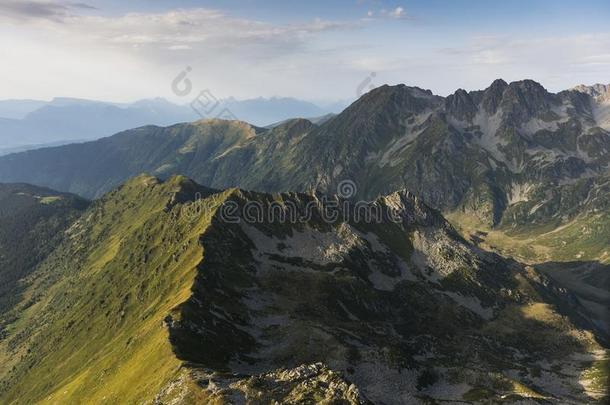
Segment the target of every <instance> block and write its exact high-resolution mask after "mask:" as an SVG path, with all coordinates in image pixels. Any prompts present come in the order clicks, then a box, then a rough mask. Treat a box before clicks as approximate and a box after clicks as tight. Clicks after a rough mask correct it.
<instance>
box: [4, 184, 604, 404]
mask: <svg viewBox="0 0 610 405" xmlns="http://www.w3.org/2000/svg"><path fill="white" fill-rule="evenodd" d="M333 207H334V208H333ZM336 207H339V208H338V209H339V215H330V216H329V211H332V209H336ZM290 210H294V213H295V214H296V215H294V216H293V215H289V214H291V212H290ZM282 212H283V213H284V214H286V215H284V216H281V215H280V214H281V213H282ZM366 212H371V213H373V214H371V215H370V216H366V215H365V213H366ZM272 213H273V216H271V214H272ZM279 218H284V220H280V219H279ZM366 218H368V220H365V219H366ZM292 219H294V220H292ZM31 280H32V281H33V282H32V284H31V285H30V286H29V288H28V289H27V291H26V296H27V297H28V298H30V299H28V300H24V301H23V302H21V303H20V304H19V305H18V306H16V307H15V309H14V315H15V316H16V318H15V319H19V322H16V323H14V324H11V327H10V328H9V331H10V333H9V335H8V336H7V337H6V338H5V339H3V340H0V353H1V354H2V355H3V357H4V358H7V359H9V363H8V364H1V365H0V366H2V367H0V378H1V380H0V401H2V402H3V403H11V402H20V401H21V402H26V403H33V402H38V401H40V400H43V399H47V400H50V401H57V402H64V403H65V402H69V403H74V402H85V403H95V402H105V401H109V402H129V403H132V402H153V403H154V402H156V403H163V404H171V403H176V404H178V403H181V404H182V403H244V402H245V403H260V402H262V403H274V401H277V402H278V403H294V404H297V403H349V404H363V403H368V402H369V401H370V402H372V403H385V404H404V403H414V404H418V403H421V404H424V403H430V402H431V401H447V400H453V401H469V402H489V401H500V400H506V399H507V398H509V399H510V400H514V401H544V400H547V401H559V402H562V403H574V404H576V403H583V402H594V401H596V400H599V401H602V400H603V393H600V391H599V390H597V389H596V388H595V387H599V386H600V384H603V383H602V382H600V381H601V379H602V376H601V375H600V374H599V373H598V369H599V364H600V362H603V359H604V352H603V350H602V347H601V346H600V344H599V343H598V341H602V340H601V339H603V337H604V335H603V333H602V332H603V331H598V330H596V329H595V326H596V325H595V323H594V322H591V321H590V320H589V319H588V318H587V317H586V315H585V314H586V313H587V311H584V310H583V308H582V307H581V306H580V304H579V303H578V301H577V300H575V299H574V296H573V295H571V294H570V293H569V292H567V291H566V290H564V289H561V288H557V287H556V286H555V284H554V283H552V282H551V281H550V280H549V279H548V278H547V277H545V276H543V275H542V274H541V273H539V272H537V271H536V270H535V269H533V268H529V267H523V266H521V265H520V264H518V263H516V262H513V261H510V260H506V259H503V258H501V257H499V256H497V255H494V254H491V253H486V252H484V251H481V250H480V249H478V248H476V247H475V246H472V245H470V244H469V243H467V242H465V241H464V240H463V239H462V238H461V237H460V236H459V235H458V234H457V233H456V232H455V230H454V229H453V228H452V227H451V226H450V225H449V224H448V223H447V222H446V221H445V220H444V218H443V217H442V216H441V215H440V214H439V212H438V211H436V210H433V209H431V208H429V207H428V206H426V205H425V204H424V203H423V202H422V200H421V199H420V198H418V197H415V196H414V195H413V194H411V193H408V192H405V191H401V192H396V193H392V194H390V195H388V196H385V197H381V198H379V199H377V200H376V201H375V202H372V203H369V204H367V205H365V206H358V205H356V204H354V203H349V202H347V203H346V202H345V201H344V200H334V199H330V200H325V199H323V198H322V197H320V196H315V195H311V194H297V193H285V194H276V195H269V194H262V193H255V192H245V191H239V190H227V191H224V192H217V191H214V190H210V189H207V188H205V187H201V186H198V185H197V184H195V183H194V182H192V181H190V180H187V179H185V178H182V177H173V178H170V179H169V180H167V181H165V182H162V181H160V180H158V179H156V178H152V177H147V176H140V177H138V178H135V179H133V180H131V181H129V182H128V183H127V184H125V185H123V186H122V187H120V188H119V189H117V190H115V191H112V192H111V193H109V194H107V195H105V196H104V197H103V198H101V199H100V200H98V201H96V202H95V203H94V204H93V205H92V206H91V207H90V208H89V209H88V210H87V211H86V212H85V213H84V214H83V215H82V216H81V217H80V218H79V219H78V220H77V221H76V222H75V223H74V224H73V225H72V226H71V227H70V230H69V232H67V234H66V235H65V238H64V239H63V240H62V241H61V243H60V244H59V246H58V247H57V249H56V250H55V251H54V252H53V253H52V254H51V255H50V256H49V257H48V258H47V259H45V260H44V261H43V263H42V264H41V265H40V266H39V267H37V268H36V269H35V271H33V272H32V273H31ZM30 307H32V308H33V310H30ZM593 332H595V333H597V336H598V337H597V339H596V338H595V336H594V335H593ZM75 347H78V349H77V350H75ZM602 364H603V363H602Z"/></svg>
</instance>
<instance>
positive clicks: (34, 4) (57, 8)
mask: <svg viewBox="0 0 610 405" xmlns="http://www.w3.org/2000/svg"><path fill="white" fill-rule="evenodd" d="M74 9H81V10H83V9H86V10H95V9H96V8H95V7H93V6H91V5H89V4H86V3H71V2H65V3H64V2H52V1H35V0H4V1H2V2H0V17H4V19H5V20H6V19H14V20H20V21H22V20H50V21H54V22H62V21H63V20H64V19H65V18H68V17H70V16H71V15H72V10H74Z"/></svg>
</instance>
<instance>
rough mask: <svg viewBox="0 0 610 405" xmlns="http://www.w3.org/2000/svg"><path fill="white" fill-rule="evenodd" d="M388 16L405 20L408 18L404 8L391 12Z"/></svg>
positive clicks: (397, 8)
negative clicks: (404, 18)
mask: <svg viewBox="0 0 610 405" xmlns="http://www.w3.org/2000/svg"><path fill="white" fill-rule="evenodd" d="M388 15H389V16H390V17H392V18H403V17H405V16H406V14H405V9H404V8H402V7H396V8H395V9H394V10H391V11H390V12H389V13H388Z"/></svg>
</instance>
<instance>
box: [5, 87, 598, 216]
mask: <svg viewBox="0 0 610 405" xmlns="http://www.w3.org/2000/svg"><path fill="white" fill-rule="evenodd" d="M593 91H594V90H591V91H589V90H587V89H585V90H583V88H579V90H568V91H564V92H561V93H558V94H553V93H549V92H547V91H546V90H545V89H544V88H543V87H542V86H541V85H540V84H538V83H536V82H533V81H530V80H524V81H519V82H513V83H510V84H508V83H506V82H504V81H502V80H496V81H495V82H494V83H492V85H491V86H490V87H488V88H487V89H485V90H481V91H472V92H466V91H464V90H458V91H456V92H455V93H454V94H453V95H451V96H449V97H446V98H442V97H439V96H435V95H433V94H432V93H431V92H430V91H427V90H422V89H419V88H417V87H407V86H404V85H398V86H382V87H379V88H377V89H374V90H372V91H371V92H369V93H367V94H365V95H364V96H362V97H361V98H360V99H359V100H358V101H356V102H354V103H353V104H352V105H350V106H349V107H348V108H347V109H345V110H344V111H343V112H342V113H341V114H338V115H336V116H334V117H331V118H329V119H327V120H326V121H323V122H322V123H320V124H313V123H312V122H311V121H308V120H304V119H294V120H289V121H285V122H283V123H281V124H280V125H277V126H274V127H272V128H264V129H263V128H258V127H255V126H252V125H249V124H247V123H244V122H225V121H221V120H203V121H197V122H193V123H189V124H179V125H174V126H171V127H167V128H160V127H152V126H148V127H141V128H137V129H134V130H129V131H125V132H122V133H119V134H117V135H115V136H112V137H109V138H105V139H101V140H99V141H96V142H92V143H84V144H79V145H69V146H62V147H57V148H48V149H43V150H37V151H31V152H26V153H21V154H15V155H11V156H7V157H3V158H0V180H2V181H22V182H29V183H33V184H39V185H44V186H49V187H52V188H55V189H58V190H64V191H69V192H73V193H77V194H80V195H83V196H86V197H96V196H99V195H101V194H103V193H104V192H106V191H108V190H110V189H111V188H112V187H115V186H117V185H118V184H120V183H121V182H123V181H124V180H125V179H127V178H129V177H131V176H134V175H137V174H138V173H140V172H144V171H145V172H150V173H153V174H155V175H158V176H161V177H165V176H169V175H171V174H176V173H184V174H186V175H188V176H190V177H193V178H194V179H196V180H197V181H198V182H200V183H202V184H205V185H208V186H211V187H217V188H226V187H234V186H239V187H244V188H248V189H255V190H261V191H282V190H300V191H305V190H318V191H322V192H330V193H333V192H335V190H336V188H337V186H338V184H339V183H340V182H341V181H343V180H351V181H354V182H355V183H356V185H357V186H358V196H359V197H363V198H367V199H373V198H375V197H376V196H378V195H382V194H385V193H389V192H392V191H393V190H396V189H400V188H407V189H409V190H412V191H413V192H415V193H416V194H418V195H420V196H422V197H423V198H424V200H425V201H426V202H428V203H429V204H431V205H433V206H434V207H436V208H439V209H442V210H445V211H451V210H455V209H460V210H464V211H467V212H470V213H472V214H473V215H475V216H476V217H477V218H479V219H480V220H481V221H483V222H485V223H489V224H493V225H495V224H500V223H519V224H524V223H531V222H534V223H545V222H548V221H550V220H552V221H555V222H557V221H559V222H561V220H562V218H568V217H572V216H574V215H575V214H576V213H580V212H581V211H583V210H593V209H596V207H597V208H599V206H598V205H597V204H598V203H599V204H603V202H599V201H597V200H587V201H586V202H587V205H586V207H580V205H579V204H576V205H575V204H574V203H573V202H571V201H570V199H572V200H573V199H575V193H576V195H577V196H578V195H585V196H586V195H594V194H596V193H597V194H598V195H599V187H602V185H603V184H604V180H603V179H604V178H606V177H604V176H607V175H608V170H609V169H608V167H609V166H608V165H609V164H610V162H609V159H610V153H609V150H610V133H609V132H608V131H609V130H610V121H608V120H607V119H606V118H607V117H606V115H607V114H606V113H607V112H608V111H610V104H608V102H607V101H606V98H604V97H601V98H600V96H599V95H598V93H599V91H598V90H595V91H596V93H593ZM60 157H61V158H60Z"/></svg>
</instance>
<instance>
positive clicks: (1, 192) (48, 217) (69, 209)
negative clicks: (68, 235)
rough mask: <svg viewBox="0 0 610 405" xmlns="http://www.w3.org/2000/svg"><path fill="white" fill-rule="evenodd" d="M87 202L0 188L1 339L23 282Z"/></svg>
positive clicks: (61, 195) (48, 192) (11, 187)
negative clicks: (6, 320)
mask: <svg viewBox="0 0 610 405" xmlns="http://www.w3.org/2000/svg"><path fill="white" fill-rule="evenodd" d="M87 205H88V202H87V201H85V200H83V199H81V198H79V197H76V196H74V195H69V194H65V193H58V192H56V191H52V190H49V189H45V188H41V187H35V186H30V185H27V184H0V336H1V335H2V334H3V332H2V329H3V328H4V323H5V319H4V313H5V312H6V311H7V310H9V309H10V308H11V307H12V306H13V305H14V304H15V303H17V302H18V301H19V299H20V294H21V291H23V289H24V287H25V285H26V284H27V283H25V282H24V279H25V278H27V276H28V275H29V274H30V272H31V271H33V270H34V268H35V267H36V265H38V264H39V263H40V262H41V261H43V260H44V259H45V258H46V257H47V255H48V254H49V253H51V252H52V251H53V249H54V248H55V247H56V246H57V244H58V243H59V242H60V241H61V240H62V237H63V233H64V232H65V230H66V229H67V228H68V227H69V226H70V225H71V223H72V221H74V220H75V219H76V218H77V217H78V216H79V215H80V213H81V212H82V211H83V210H84V209H85V208H86V207H87Z"/></svg>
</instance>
